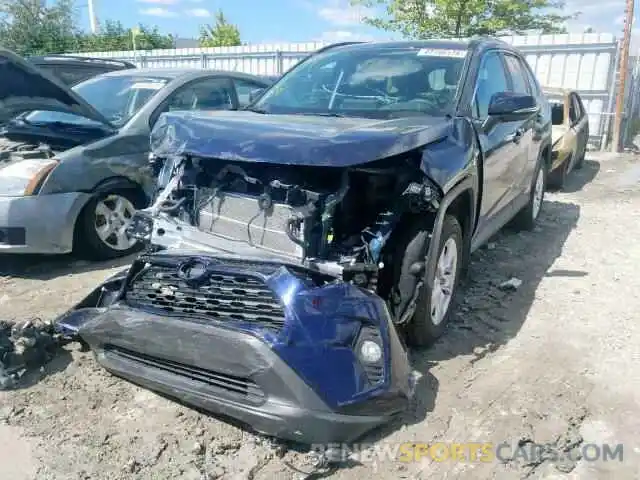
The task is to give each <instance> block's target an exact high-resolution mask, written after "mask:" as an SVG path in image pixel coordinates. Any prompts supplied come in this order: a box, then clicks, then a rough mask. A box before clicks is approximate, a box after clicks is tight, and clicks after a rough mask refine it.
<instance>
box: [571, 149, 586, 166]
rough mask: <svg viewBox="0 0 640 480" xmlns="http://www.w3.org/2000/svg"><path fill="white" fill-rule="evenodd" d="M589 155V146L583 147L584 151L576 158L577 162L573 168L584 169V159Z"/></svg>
mask: <svg viewBox="0 0 640 480" xmlns="http://www.w3.org/2000/svg"><path fill="white" fill-rule="evenodd" d="M586 154H587V146H586V145H584V146H583V147H582V150H581V152H580V154H579V155H578V156H577V157H576V162H575V165H574V166H573V168H575V169H580V168H582V167H584V157H585V155H586Z"/></svg>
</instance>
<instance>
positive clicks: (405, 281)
mask: <svg viewBox="0 0 640 480" xmlns="http://www.w3.org/2000/svg"><path fill="white" fill-rule="evenodd" d="M410 237H411V238H409V239H408V242H407V243H405V247H406V248H403V249H399V250H398V251H399V253H400V254H399V256H398V257H399V258H398V264H399V266H400V271H399V276H398V277H397V281H396V285H395V286H394V290H395V291H396V292H397V293H399V294H400V296H401V297H402V298H404V299H413V295H414V291H415V285H416V283H417V281H418V280H419V278H417V277H416V272H415V271H414V270H415V267H414V265H415V264H416V262H418V261H424V259H425V256H426V254H427V251H428V247H429V244H428V233H427V232H426V231H425V230H419V231H417V232H415V233H414V234H413V235H411V236H410ZM462 249H463V238H462V228H461V227H460V224H459V222H458V220H457V219H456V218H455V217H454V216H452V215H447V216H445V218H444V223H443V226H442V233H441V237H440V243H439V245H438V248H437V249H436V252H435V255H436V256H437V263H436V268H435V272H433V273H432V274H431V275H432V278H431V280H432V281H431V282H426V281H425V282H424V284H423V286H422V288H421V289H420V291H419V293H418V296H417V298H416V308H415V312H414V313H413V316H412V318H411V319H409V320H408V322H407V323H406V325H404V326H403V333H404V336H405V340H406V343H407V344H408V345H410V346H414V347H426V346H429V345H431V344H432V343H433V342H434V341H435V340H437V339H438V338H439V337H440V336H441V335H442V334H443V333H444V331H445V329H446V327H447V324H448V322H449V319H450V318H451V310H452V308H451V306H452V302H453V299H454V297H455V293H456V291H457V288H458V282H459V279H460V272H461V267H462V264H463V261H462V260H463V256H462V252H463V250H462ZM421 274H422V275H427V274H429V273H428V272H424V271H422V272H421ZM423 280H426V278H423ZM429 284H431V285H433V287H432V288H431V289H429V288H428V286H427V285H429ZM409 286H411V288H408V287H409ZM404 303H405V305H404V307H405V308H406V303H408V302H404ZM402 311H404V309H403V310H399V313H401V312H402Z"/></svg>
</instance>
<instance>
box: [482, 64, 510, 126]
mask: <svg viewBox="0 0 640 480" xmlns="http://www.w3.org/2000/svg"><path fill="white" fill-rule="evenodd" d="M507 91H509V84H508V82H507V74H506V72H505V69H504V64H503V63H502V58H501V56H500V54H499V53H498V52H489V53H487V54H486V55H485V56H484V58H483V59H482V64H481V66H480V69H479V71H478V80H477V82H476V91H475V99H474V103H475V105H474V110H475V114H476V116H477V117H478V118H480V119H484V118H486V117H487V116H488V115H489V103H490V102H491V98H492V97H493V96H494V95H495V94H496V93H502V92H507Z"/></svg>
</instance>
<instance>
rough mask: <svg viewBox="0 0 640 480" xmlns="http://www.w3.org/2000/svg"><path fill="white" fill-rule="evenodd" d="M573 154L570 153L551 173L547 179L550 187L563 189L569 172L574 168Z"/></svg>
mask: <svg viewBox="0 0 640 480" xmlns="http://www.w3.org/2000/svg"><path fill="white" fill-rule="evenodd" d="M572 162H573V155H569V156H568V157H567V159H566V160H565V161H564V162H562V165H560V166H559V167H558V168H556V169H555V170H554V171H553V172H551V173H549V178H548V179H547V182H548V185H549V187H550V188H553V189H557V190H561V189H562V188H563V187H564V184H565V183H566V181H567V178H568V177H569V173H571V170H572Z"/></svg>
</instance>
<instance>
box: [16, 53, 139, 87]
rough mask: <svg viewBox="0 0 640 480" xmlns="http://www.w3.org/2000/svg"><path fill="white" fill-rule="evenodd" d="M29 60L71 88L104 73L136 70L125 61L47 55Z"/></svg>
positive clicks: (29, 58)
mask: <svg viewBox="0 0 640 480" xmlns="http://www.w3.org/2000/svg"><path fill="white" fill-rule="evenodd" d="M27 60H28V61H29V62H30V63H31V64H33V65H35V66H36V67H38V68H39V69H40V70H42V71H44V72H47V73H49V74H53V75H55V76H56V77H57V78H59V79H61V80H62V81H63V82H64V83H65V84H67V85H71V86H73V85H75V84H77V83H80V82H83V81H84V80H88V79H90V78H92V77H95V76H98V75H101V74H103V73H109V72H115V71H117V70H129V69H132V68H136V66H135V65H134V64H133V63H130V62H126V61H124V60H115V59H111V58H93V57H78V56H73V55H45V56H38V57H27Z"/></svg>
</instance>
